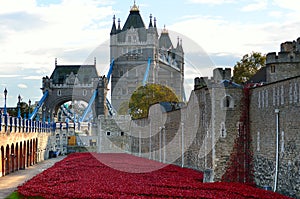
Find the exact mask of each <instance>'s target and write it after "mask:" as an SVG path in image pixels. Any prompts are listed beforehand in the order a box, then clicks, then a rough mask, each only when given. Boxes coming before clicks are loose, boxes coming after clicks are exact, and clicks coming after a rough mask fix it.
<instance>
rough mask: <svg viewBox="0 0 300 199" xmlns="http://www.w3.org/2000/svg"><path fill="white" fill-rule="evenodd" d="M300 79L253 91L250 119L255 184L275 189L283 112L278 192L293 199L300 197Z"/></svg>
mask: <svg viewBox="0 0 300 199" xmlns="http://www.w3.org/2000/svg"><path fill="white" fill-rule="evenodd" d="M299 105H300V77H295V78H292V79H288V80H285V81H280V82H277V83H273V84H268V85H265V86H262V87H257V88H255V89H252V91H251V103H250V116H251V126H250V128H251V134H252V140H253V142H252V148H253V153H254V171H255V182H256V184H257V185H258V186H261V187H262V186H266V185H267V186H271V187H273V188H274V183H275V167H276V143H277V142H276V132H277V123H276V113H275V110H276V109H277V111H279V113H278V116H279V123H278V138H279V143H278V147H279V166H278V169H279V170H278V183H277V190H278V192H280V193H283V194H285V195H289V196H292V197H299V196H300V195H299V193H300V178H299V174H300V136H299V135H300V134H299V131H300V126H299V118H300V112H299Z"/></svg>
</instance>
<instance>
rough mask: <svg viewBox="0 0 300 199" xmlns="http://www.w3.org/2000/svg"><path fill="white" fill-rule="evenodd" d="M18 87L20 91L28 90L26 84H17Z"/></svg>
mask: <svg viewBox="0 0 300 199" xmlns="http://www.w3.org/2000/svg"><path fill="white" fill-rule="evenodd" d="M18 87H19V88H22V89H24V88H28V87H27V85H26V84H18Z"/></svg>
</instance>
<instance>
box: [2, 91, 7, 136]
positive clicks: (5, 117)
mask: <svg viewBox="0 0 300 199" xmlns="http://www.w3.org/2000/svg"><path fill="white" fill-rule="evenodd" d="M6 96H7V90H6V88H5V89H4V113H3V115H4V124H5V132H6V131H7V110H6Z"/></svg>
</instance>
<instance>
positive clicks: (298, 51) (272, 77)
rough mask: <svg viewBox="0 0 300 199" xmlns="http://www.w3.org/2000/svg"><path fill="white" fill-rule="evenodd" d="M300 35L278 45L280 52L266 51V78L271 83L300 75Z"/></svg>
mask: <svg viewBox="0 0 300 199" xmlns="http://www.w3.org/2000/svg"><path fill="white" fill-rule="evenodd" d="M299 68H300V37H299V38H298V39H297V40H296V41H292V42H291V41H287V42H284V43H282V44H281V45H280V52H278V53H276V52H272V53H268V54H267V57H266V79H267V83H272V82H276V81H280V80H284V79H288V78H290V77H295V76H299V75H300V70H299Z"/></svg>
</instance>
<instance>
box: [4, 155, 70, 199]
mask: <svg viewBox="0 0 300 199" xmlns="http://www.w3.org/2000/svg"><path fill="white" fill-rule="evenodd" d="M65 157H67V156H58V157H57V158H51V159H47V160H44V161H42V162H39V163H37V164H35V165H33V166H31V167H28V168H26V170H19V171H15V172H13V173H10V174H9V175H7V176H3V177H1V178H0V199H4V198H6V197H7V196H9V195H10V194H11V193H12V192H13V191H14V190H16V189H17V187H18V186H19V185H21V184H23V183H24V182H26V181H28V180H30V179H31V178H33V177H34V176H36V175H37V174H39V173H41V172H42V171H44V170H45V169H48V168H49V167H51V166H52V165H54V164H55V163H56V162H59V161H61V160H62V159H64V158H65Z"/></svg>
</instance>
